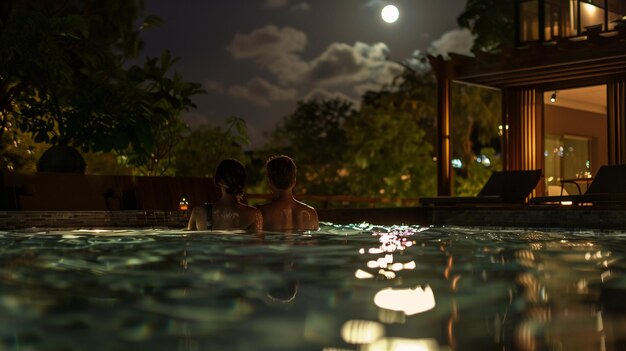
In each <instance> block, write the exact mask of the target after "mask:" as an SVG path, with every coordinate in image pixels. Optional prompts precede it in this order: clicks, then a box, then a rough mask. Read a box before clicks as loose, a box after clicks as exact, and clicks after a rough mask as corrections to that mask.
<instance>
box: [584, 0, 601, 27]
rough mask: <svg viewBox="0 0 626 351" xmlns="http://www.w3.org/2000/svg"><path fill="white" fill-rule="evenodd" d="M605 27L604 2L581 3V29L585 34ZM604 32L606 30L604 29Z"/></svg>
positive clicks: (587, 1)
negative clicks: (586, 30)
mask: <svg viewBox="0 0 626 351" xmlns="http://www.w3.org/2000/svg"><path fill="white" fill-rule="evenodd" d="M603 25H604V0H585V1H580V28H581V30H582V31H583V32H584V31H585V29H589V28H592V27H595V26H603ZM602 29H603V30H604V28H602Z"/></svg>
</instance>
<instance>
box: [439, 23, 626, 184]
mask: <svg viewBox="0 0 626 351" xmlns="http://www.w3.org/2000/svg"><path fill="white" fill-rule="evenodd" d="M475 55H476V56H475V57H468V56H461V55H454V54H451V55H450V57H449V59H447V60H446V59H444V58H442V57H441V56H438V57H429V59H430V63H431V66H432V67H433V70H434V71H435V72H436V76H437V82H438V117H437V118H438V119H437V123H438V142H437V156H438V157H437V183H438V187H437V189H438V194H439V195H450V194H451V189H452V181H451V179H452V178H451V175H452V169H451V167H450V107H449V106H450V100H451V99H453V98H454V97H453V96H450V84H451V82H453V81H459V82H464V83H469V84H476V85H482V86H487V87H492V88H497V89H500V90H501V91H502V126H503V135H502V145H503V150H502V155H503V167H504V168H505V169H507V170H530V169H539V168H541V169H543V168H544V165H543V152H542V150H543V93H544V92H545V91H551V90H557V89H568V88H575V87H583V86H591V85H601V84H602V85H606V96H607V122H608V123H607V126H608V135H607V140H608V150H609V155H608V160H609V164H622V163H626V27H624V26H620V27H618V29H617V30H614V31H610V32H600V31H597V30H596V31H591V30H588V31H587V32H585V33H583V35H582V36H578V37H574V38H558V39H557V40H555V41H551V42H532V43H528V44H527V45H525V46H521V47H517V48H510V49H506V50H503V51H502V52H501V53H498V54H486V53H482V52H477V53H475Z"/></svg>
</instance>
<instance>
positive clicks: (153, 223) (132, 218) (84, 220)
mask: <svg viewBox="0 0 626 351" xmlns="http://www.w3.org/2000/svg"><path fill="white" fill-rule="evenodd" d="M318 213H319V218H320V221H324V222H332V223H337V224H350V223H361V222H368V223H373V224H381V225H393V224H408V225H422V226H424V225H456V226H476V227H480V226H486V227H522V228H571V229H615V230H626V207H623V206H607V207H597V206H594V207H586V206H576V207H563V206H554V207H552V206H510V207H506V206H474V207H470V206H451V207H400V208H367V209H320V210H318ZM187 218H188V213H186V212H181V211H0V230H12V229H25V228H33V227H36V228H85V229H86V228H151V227H168V228H183V227H184V226H185V225H186V223H187Z"/></svg>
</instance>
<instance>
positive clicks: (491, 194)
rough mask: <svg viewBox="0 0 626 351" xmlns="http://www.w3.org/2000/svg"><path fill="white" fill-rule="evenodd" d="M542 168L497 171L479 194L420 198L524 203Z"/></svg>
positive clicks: (448, 202) (432, 202)
mask: <svg viewBox="0 0 626 351" xmlns="http://www.w3.org/2000/svg"><path fill="white" fill-rule="evenodd" d="M539 178H541V170H540V169H536V170H529V171H495V172H493V173H492V174H491V176H490V177H489V179H488V180H487V183H485V185H484V186H483V188H482V189H481V190H480V192H479V193H478V195H477V196H437V197H423V198H420V203H421V204H422V205H435V206H445V205H461V204H520V205H521V204H524V203H525V202H526V198H527V197H528V196H529V195H530V193H531V192H532V191H533V189H534V188H535V187H536V186H537V183H539Z"/></svg>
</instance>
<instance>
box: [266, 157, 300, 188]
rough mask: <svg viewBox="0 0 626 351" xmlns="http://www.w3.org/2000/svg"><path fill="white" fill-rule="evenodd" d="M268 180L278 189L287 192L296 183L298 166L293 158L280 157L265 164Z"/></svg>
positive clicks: (273, 158) (271, 158) (272, 158)
mask: <svg viewBox="0 0 626 351" xmlns="http://www.w3.org/2000/svg"><path fill="white" fill-rule="evenodd" d="M265 168H266V169H267V178H268V179H269V181H270V182H271V183H272V184H273V185H274V186H275V187H276V188H278V189H280V190H285V189H288V188H289V187H290V186H292V185H294V184H295V183H296V172H297V169H296V164H295V163H294V162H293V160H292V159H291V157H289V156H285V155H278V156H272V157H270V158H269V159H268V160H267V162H266V163H265Z"/></svg>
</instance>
